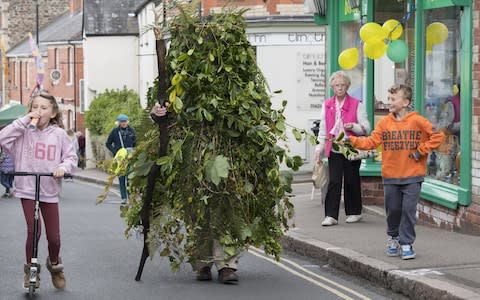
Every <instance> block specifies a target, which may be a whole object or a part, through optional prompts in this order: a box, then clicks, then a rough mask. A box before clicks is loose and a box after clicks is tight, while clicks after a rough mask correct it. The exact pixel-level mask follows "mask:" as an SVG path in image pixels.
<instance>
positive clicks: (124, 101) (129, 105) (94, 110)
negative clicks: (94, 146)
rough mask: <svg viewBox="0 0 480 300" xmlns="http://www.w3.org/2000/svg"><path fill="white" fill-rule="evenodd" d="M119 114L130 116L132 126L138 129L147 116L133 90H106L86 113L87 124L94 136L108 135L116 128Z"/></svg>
mask: <svg viewBox="0 0 480 300" xmlns="http://www.w3.org/2000/svg"><path fill="white" fill-rule="evenodd" d="M119 114H126V115H128V116H129V119H130V125H131V126H133V127H136V125H137V124H139V123H140V122H141V120H142V119H143V118H144V116H145V112H144V111H143V109H142V107H141V106H140V99H139V97H138V94H137V93H136V92H135V91H134V90H131V89H127V88H126V87H124V88H123V89H121V90H119V89H115V90H113V89H112V90H108V89H107V90H105V91H104V92H103V93H100V94H98V95H97V96H96V97H95V98H94V99H93V101H92V103H91V104H90V106H89V109H88V111H87V112H85V124H86V127H87V128H88V129H89V130H90V133H91V134H93V135H107V134H109V133H110V131H111V130H112V129H113V127H114V126H115V121H116V118H117V116H118V115H119Z"/></svg>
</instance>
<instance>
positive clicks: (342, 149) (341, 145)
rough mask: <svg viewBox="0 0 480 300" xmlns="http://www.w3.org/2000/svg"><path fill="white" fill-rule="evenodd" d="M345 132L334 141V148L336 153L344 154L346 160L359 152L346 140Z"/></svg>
mask: <svg viewBox="0 0 480 300" xmlns="http://www.w3.org/2000/svg"><path fill="white" fill-rule="evenodd" d="M344 137H345V132H343V131H342V132H341V133H340V134H339V135H338V137H336V138H335V139H333V140H332V148H333V150H335V151H336V152H339V153H342V154H343V156H345V158H347V159H348V158H349V157H350V156H351V155H353V154H358V150H357V149H355V147H353V145H352V144H351V143H350V142H349V141H348V139H346V140H344Z"/></svg>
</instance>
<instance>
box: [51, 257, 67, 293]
mask: <svg viewBox="0 0 480 300" xmlns="http://www.w3.org/2000/svg"><path fill="white" fill-rule="evenodd" d="M46 265H47V269H48V271H50V274H51V275H52V283H53V286H54V287H55V288H57V289H64V288H65V285H66V283H65V274H64V273H63V263H62V259H61V258H60V257H58V263H57V264H56V265H52V262H51V261H50V257H47V263H46Z"/></svg>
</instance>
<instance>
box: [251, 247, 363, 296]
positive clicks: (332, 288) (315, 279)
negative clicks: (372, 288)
mask: <svg viewBox="0 0 480 300" xmlns="http://www.w3.org/2000/svg"><path fill="white" fill-rule="evenodd" d="M248 252H249V253H251V254H253V255H255V256H256V257H258V258H261V259H263V260H266V261H268V262H270V263H272V264H274V265H276V266H277V267H279V268H282V269H284V270H285V271H287V272H289V273H291V274H293V275H295V276H297V277H300V278H302V279H304V280H306V281H308V282H310V283H313V284H315V285H316V286H319V287H321V288H322V289H325V290H327V291H329V292H330V293H332V294H335V295H336V296H338V297H340V298H342V299H346V300H354V299H362V300H370V298H369V297H367V296H365V295H362V294H360V293H358V292H356V291H354V290H352V289H349V288H347V287H345V286H343V285H341V284H339V283H337V282H335V281H333V280H330V279H328V278H326V277H323V276H321V275H318V274H317V273H315V272H312V271H310V270H308V269H306V268H304V267H302V266H301V265H299V264H297V263H296V262H294V261H291V260H289V259H286V258H281V259H280V261H276V260H274V259H273V258H270V257H268V256H266V254H265V252H263V250H261V249H258V248H255V247H249V248H248ZM287 264H288V265H290V266H292V267H293V268H292V267H289V266H288V265H287ZM294 268H295V269H296V270H295V269H294ZM297 270H300V271H301V272H303V273H305V274H308V275H309V276H307V275H305V274H302V273H301V272H299V271H297ZM347 294H350V295H353V296H356V298H352V297H351V296H349V295H347Z"/></svg>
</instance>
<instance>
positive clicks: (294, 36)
mask: <svg viewBox="0 0 480 300" xmlns="http://www.w3.org/2000/svg"><path fill="white" fill-rule="evenodd" d="M247 38H248V41H249V42H250V44H252V45H253V46H293V45H320V46H324V45H325V41H326V34H325V29H320V30H319V31H318V32H262V33H249V34H247Z"/></svg>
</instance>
